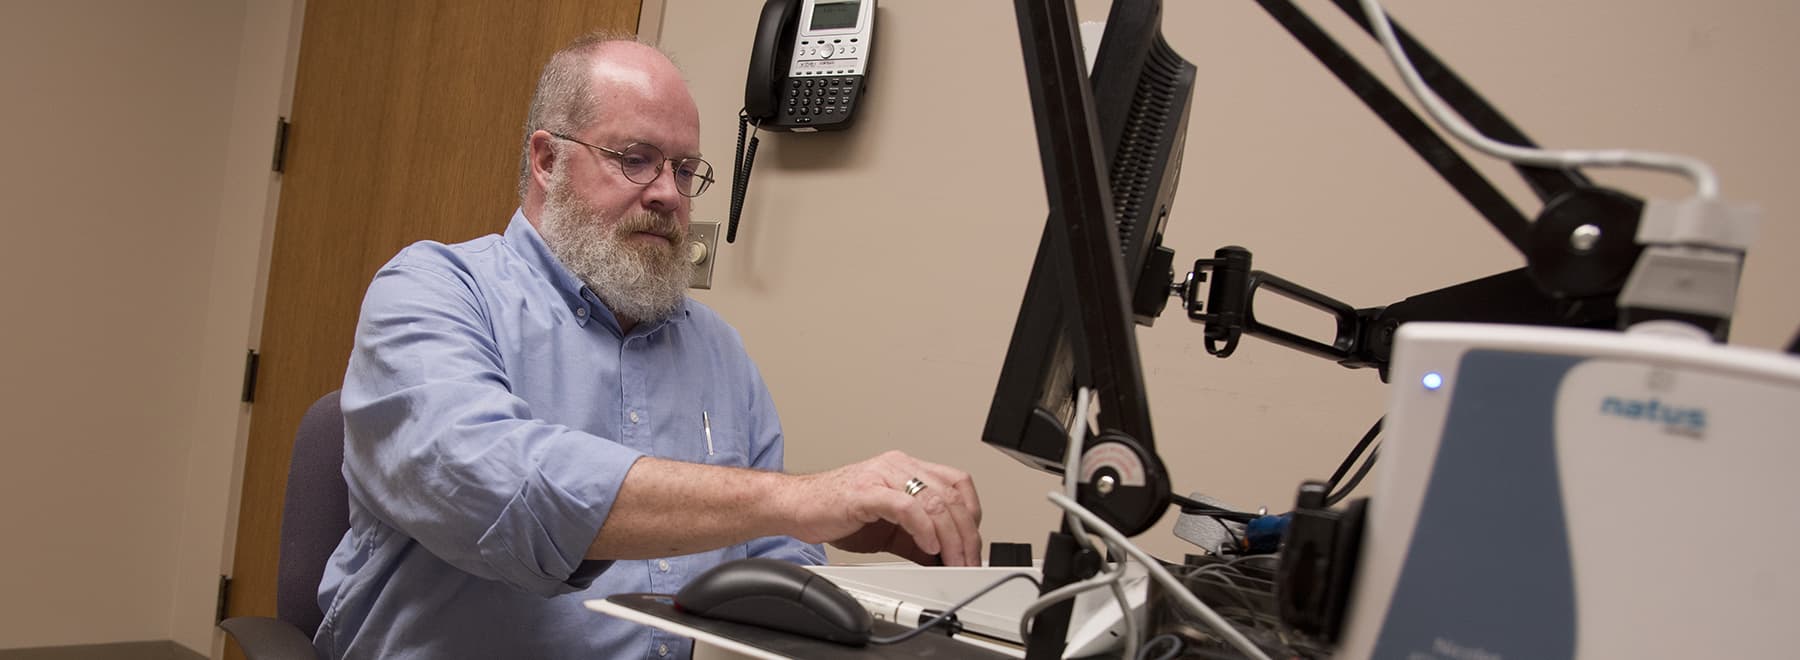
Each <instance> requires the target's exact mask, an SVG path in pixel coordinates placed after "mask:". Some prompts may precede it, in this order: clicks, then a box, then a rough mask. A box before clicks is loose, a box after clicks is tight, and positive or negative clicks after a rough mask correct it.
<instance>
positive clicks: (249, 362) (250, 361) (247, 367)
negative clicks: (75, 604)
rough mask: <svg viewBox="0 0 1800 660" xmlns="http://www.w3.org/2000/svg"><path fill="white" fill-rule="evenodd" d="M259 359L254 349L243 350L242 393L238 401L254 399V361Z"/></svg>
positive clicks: (247, 401)
mask: <svg viewBox="0 0 1800 660" xmlns="http://www.w3.org/2000/svg"><path fill="white" fill-rule="evenodd" d="M260 360H261V356H259V355H257V353H256V349H254V348H252V349H250V350H247V351H244V393H243V396H241V397H239V400H240V401H243V402H244V403H250V402H252V401H255V400H256V363H257V362H259V361H260Z"/></svg>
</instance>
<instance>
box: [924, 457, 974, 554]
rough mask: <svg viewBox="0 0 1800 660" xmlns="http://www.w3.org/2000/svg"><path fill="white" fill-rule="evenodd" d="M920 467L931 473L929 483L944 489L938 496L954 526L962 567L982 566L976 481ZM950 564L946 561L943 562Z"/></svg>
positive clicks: (964, 475) (929, 465)
mask: <svg viewBox="0 0 1800 660" xmlns="http://www.w3.org/2000/svg"><path fill="white" fill-rule="evenodd" d="M921 465H922V467H924V468H925V469H926V470H928V471H929V472H931V474H932V479H931V481H933V482H935V483H941V484H945V485H944V490H943V491H942V492H941V493H940V494H939V496H940V497H942V498H943V499H944V501H945V503H946V505H947V508H948V510H949V515H950V518H951V520H952V521H953V523H954V524H955V525H956V529H957V538H958V539H959V540H960V541H961V542H962V549H963V553H962V554H963V559H964V560H965V561H966V562H967V563H966V564H965V565H968V566H978V565H980V564H981V497H980V496H979V495H977V494H976V493H975V480H974V479H971V478H970V477H969V475H968V474H967V473H964V472H963V471H961V470H957V469H955V468H951V467H946V466H942V465H937V464H933V463H925V462H923V461H921ZM944 560H945V563H950V562H951V560H950V558H949V557H945V558H944Z"/></svg>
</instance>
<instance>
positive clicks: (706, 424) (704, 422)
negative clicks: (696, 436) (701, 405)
mask: <svg viewBox="0 0 1800 660" xmlns="http://www.w3.org/2000/svg"><path fill="white" fill-rule="evenodd" d="M700 427H701V428H702V429H705V430H706V455H707V456H711V455H713V446H712V416H711V415H708V414H706V411H704V410H702V411H700Z"/></svg>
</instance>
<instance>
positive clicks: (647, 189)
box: [644, 163, 685, 211]
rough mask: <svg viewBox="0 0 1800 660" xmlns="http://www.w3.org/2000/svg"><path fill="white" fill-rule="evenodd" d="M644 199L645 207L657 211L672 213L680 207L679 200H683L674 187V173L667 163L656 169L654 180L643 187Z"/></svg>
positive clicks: (679, 192)
mask: <svg viewBox="0 0 1800 660" xmlns="http://www.w3.org/2000/svg"><path fill="white" fill-rule="evenodd" d="M644 197H645V200H644V203H645V205H646V206H649V207H650V208H653V209H657V210H662V211H672V210H674V209H676V208H679V207H680V206H681V200H683V199H685V198H684V197H682V195H681V191H680V190H678V189H676V187H675V171H674V169H673V168H671V167H669V166H668V163H664V164H663V166H662V167H659V168H657V170H656V178H655V179H653V180H651V181H650V185H647V186H644Z"/></svg>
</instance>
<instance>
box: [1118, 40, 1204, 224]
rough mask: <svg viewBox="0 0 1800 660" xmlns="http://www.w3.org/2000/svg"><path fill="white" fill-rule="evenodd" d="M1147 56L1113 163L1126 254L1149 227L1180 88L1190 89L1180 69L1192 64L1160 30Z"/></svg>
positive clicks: (1119, 217) (1175, 118) (1176, 118)
mask: <svg viewBox="0 0 1800 660" xmlns="http://www.w3.org/2000/svg"><path fill="white" fill-rule="evenodd" d="M1144 60H1145V61H1144V68H1143V75H1141V76H1139V77H1138V81H1137V89H1136V90H1134V91H1133V92H1132V99H1131V110H1130V112H1129V114H1127V115H1126V117H1125V129H1124V132H1123V133H1122V134H1121V135H1120V138H1119V147H1118V151H1117V152H1115V153H1114V154H1113V162H1112V165H1111V167H1110V169H1109V175H1110V176H1111V177H1112V198H1113V218H1114V220H1115V221H1116V222H1117V223H1118V227H1119V248H1120V250H1121V252H1124V253H1125V256H1127V257H1129V256H1130V254H1129V251H1130V247H1129V246H1130V245H1131V244H1132V241H1133V239H1134V238H1136V234H1137V232H1141V231H1147V229H1146V228H1145V227H1142V226H1141V225H1142V224H1144V221H1145V220H1148V219H1150V216H1148V215H1147V214H1145V213H1144V208H1143V207H1144V205H1146V204H1152V203H1155V200H1156V193H1157V191H1156V189H1155V186H1156V185H1157V184H1158V181H1159V179H1160V174H1159V173H1158V172H1156V171H1155V168H1156V166H1157V165H1160V164H1161V163H1163V162H1164V154H1163V153H1162V150H1163V149H1166V148H1171V146H1172V145H1169V144H1168V142H1169V140H1170V139H1171V138H1170V133H1171V132H1172V131H1173V130H1175V127H1174V123H1175V122H1176V121H1177V120H1178V119H1179V117H1178V116H1177V113H1179V112H1180V111H1181V108H1180V107H1178V105H1177V103H1178V101H1179V99H1178V97H1177V94H1178V93H1182V92H1185V91H1186V90H1183V89H1182V87H1183V85H1182V84H1181V81H1182V76H1181V74H1182V71H1183V69H1184V68H1189V67H1191V66H1192V65H1191V64H1189V63H1188V62H1187V61H1186V60H1183V59H1181V56H1180V55H1176V54H1175V51H1174V50H1173V49H1171V48H1169V43H1168V42H1167V41H1164V40H1163V38H1162V35H1157V38H1156V43H1154V44H1153V45H1151V47H1150V52H1149V53H1147V54H1146V56H1145V58H1144Z"/></svg>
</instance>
